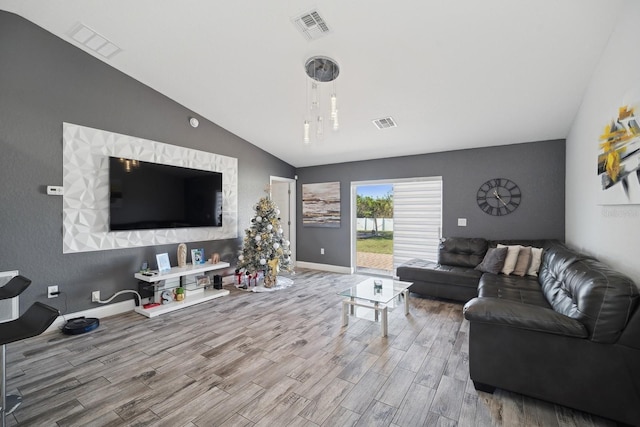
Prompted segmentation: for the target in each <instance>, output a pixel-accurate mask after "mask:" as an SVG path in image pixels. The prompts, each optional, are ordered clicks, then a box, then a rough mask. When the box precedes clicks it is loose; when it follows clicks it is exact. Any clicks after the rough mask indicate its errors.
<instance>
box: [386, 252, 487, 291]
mask: <svg viewBox="0 0 640 427" xmlns="http://www.w3.org/2000/svg"><path fill="white" fill-rule="evenodd" d="M396 274H397V275H398V277H400V278H401V280H404V281H407V282H432V283H441V284H450V285H457V286H467V287H472V288H476V287H477V286H478V280H479V279H480V276H481V275H482V272H481V271H477V270H474V269H473V268H465V267H455V266H451V265H440V264H436V263H435V262H431V261H425V260H423V259H417V258H416V259H412V260H409V261H407V262H405V263H404V264H402V265H401V266H400V267H398V269H397V270H396Z"/></svg>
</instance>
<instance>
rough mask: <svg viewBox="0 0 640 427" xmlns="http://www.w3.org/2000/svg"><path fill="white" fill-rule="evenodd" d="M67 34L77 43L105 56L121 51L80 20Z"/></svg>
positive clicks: (110, 56) (108, 56)
mask: <svg viewBox="0 0 640 427" xmlns="http://www.w3.org/2000/svg"><path fill="white" fill-rule="evenodd" d="M67 34H68V35H69V37H71V38H72V39H74V40H75V41H77V42H78V43H80V44H82V45H84V46H85V47H86V48H88V49H90V50H92V51H94V52H96V53H98V54H100V55H101V56H104V57H105V58H112V57H113V56H114V55H116V54H117V53H118V52H121V51H122V49H120V48H119V47H118V46H116V45H115V44H113V43H111V41H109V40H107V38H106V37H103V36H101V35H100V34H98V33H97V32H96V31H93V30H92V29H91V28H89V27H87V26H86V25H84V24H81V23H80V22H78V23H77V24H76V25H74V26H73V27H72V28H71V29H70V30H69V31H68V32H67Z"/></svg>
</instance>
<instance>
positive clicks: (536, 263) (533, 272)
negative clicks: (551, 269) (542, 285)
mask: <svg viewBox="0 0 640 427" xmlns="http://www.w3.org/2000/svg"><path fill="white" fill-rule="evenodd" d="M543 251H544V249H542V248H531V262H530V263H529V268H528V269H527V274H528V275H529V276H536V277H537V276H538V270H539V269H540V264H541V263H542V252H543Z"/></svg>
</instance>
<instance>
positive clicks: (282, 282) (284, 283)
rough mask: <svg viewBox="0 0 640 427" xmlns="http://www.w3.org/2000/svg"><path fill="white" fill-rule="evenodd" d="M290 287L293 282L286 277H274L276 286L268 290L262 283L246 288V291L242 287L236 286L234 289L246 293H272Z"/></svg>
mask: <svg viewBox="0 0 640 427" xmlns="http://www.w3.org/2000/svg"><path fill="white" fill-rule="evenodd" d="M291 285H293V280H291V279H289V278H288V277H280V276H278V277H276V285H275V286H272V287H270V288H265V286H264V284H263V283H260V284H259V285H258V286H248V287H247V288H246V289H245V288H244V287H243V285H236V288H238V289H242V290H243V291H248V292H273V291H279V290H280V289H285V288H288V287H289V286H291Z"/></svg>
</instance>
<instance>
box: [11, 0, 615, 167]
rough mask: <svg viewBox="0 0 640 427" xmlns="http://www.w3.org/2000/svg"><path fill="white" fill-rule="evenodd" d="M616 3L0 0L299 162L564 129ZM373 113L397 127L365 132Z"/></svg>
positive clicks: (505, 140) (515, 139)
mask: <svg viewBox="0 0 640 427" xmlns="http://www.w3.org/2000/svg"><path fill="white" fill-rule="evenodd" d="M622 4H623V2H622V0H536V1H533V0H518V1H514V0H485V1H477V0H422V1H417V0H394V1H390V0H385V1H383V0H349V1H338V0H323V1H316V2H312V1H308V0H268V1H248V0H238V1H217V0H187V1H178V0H173V1H169V0H166V1H158V0H135V1H131V0H126V1H125V0H110V1H103V0H64V1H62V0H0V9H3V10H7V11H11V12H14V13H17V14H18V15H21V16H23V17H25V18H27V19H28V20H30V21H32V22H34V23H35V24H37V25H39V26H41V27H43V28H44V29H46V30H48V31H50V32H51V33H53V34H55V35H57V36H59V37H61V38H62V39H63V40H66V41H68V42H69V43H71V44H74V45H76V46H78V47H79V48H81V49H84V50H86V51H87V52H89V53H91V54H92V55H94V56H96V57H97V58H99V59H101V60H103V61H104V62H105V63H107V64H109V65H110V66H112V67H114V68H116V69H118V70H120V71H122V72H124V73H126V74H127V75H129V76H131V77H133V78H135V79H137V80H139V81H140V82H142V83H144V84H146V85H148V86H150V87H152V88H153V89H155V90H157V91H159V92H161V93H163V94H165V95H166V96H168V97H169V98H171V99H173V100H175V101H177V102H179V103H180V104H182V105H184V106H186V107H187V108H189V109H191V110H193V111H194V112H195V113H196V116H197V117H200V118H206V119H208V120H210V121H212V122H214V123H216V124H218V125H219V126H221V127H223V128H225V129H227V130H228V131H230V132H232V133H234V134H236V135H238V136H240V137H242V138H244V139H246V140H247V141H249V142H251V143H252V144H254V145H256V146H258V147H260V148H262V149H264V150H265V151H267V152H269V153H272V154H273V155H275V156H277V157H279V158H281V159H282V160H284V161H286V162H288V163H290V164H292V165H294V166H297V167H303V166H311V165H318V164H328V163H339V162H345V161H353V160H364V159H372V158H382V157H391V156H401V155H411V154H421V153H430V152H438V151H447V150H455V149H464V148H474V147H481V146H492V145H503V144H513V143H520V142H531V141H540V140H549V139H558V138H565V137H566V136H567V133H568V131H569V129H570V127H571V123H572V120H573V118H574V116H575V114H576V112H577V110H578V108H579V106H580V102H581V100H582V96H583V94H584V92H585V89H586V88H587V86H588V84H589V79H590V76H591V74H592V73H593V71H594V68H595V66H596V64H597V62H598V60H599V57H600V54H601V52H602V51H603V49H604V47H605V46H606V44H607V41H608V38H609V36H610V34H611V31H612V29H613V27H614V24H615V22H616V20H617V18H618V16H619V14H620V13H623V11H622V10H621V7H622ZM311 11H317V12H318V14H319V16H320V17H321V18H322V19H323V20H324V22H325V24H326V27H327V28H328V32H327V33H322V35H321V36H320V37H319V38H317V39H313V40H308V39H307V38H306V37H305V36H304V35H303V34H302V33H301V32H300V31H299V29H298V27H297V26H296V25H295V24H294V19H295V18H297V17H300V16H302V15H305V14H306V13H308V12H311ZM78 24H82V25H85V26H87V27H89V28H90V29H92V30H93V31H95V32H96V33H98V34H99V35H101V36H102V37H104V38H106V39H108V40H109V41H110V42H111V43H113V44H114V45H116V46H117V47H118V48H120V49H121V50H120V51H118V52H116V53H115V54H113V55H111V56H108V57H105V56H103V55H101V54H99V53H96V52H94V51H91V50H90V49H89V48H88V47H87V46H85V45H83V44H82V43H80V42H78V41H77V40H75V39H74V38H73V37H72V36H71V35H70V31H71V30H72V28H74V27H77V25H78ZM314 28H315V27H312V30H313V29H314ZM80 38H81V37H78V39H80ZM94 42H95V40H94ZM315 55H321V56H327V57H330V58H333V59H334V60H336V61H337V63H338V64H339V66H340V74H339V76H338V78H337V79H336V80H335V85H334V84H333V83H325V84H319V96H320V107H321V111H322V115H323V117H324V118H325V126H324V136H323V138H322V139H317V138H316V133H315V131H314V130H313V128H312V129H311V135H310V139H311V142H310V143H309V144H304V143H303V123H304V121H305V119H309V120H311V121H312V122H315V120H316V119H315V118H316V116H317V115H316V113H315V112H311V111H309V109H308V105H309V103H310V100H309V98H310V96H311V97H312V96H313V94H312V93H311V94H309V92H310V91H309V89H308V84H307V83H308V78H307V77H306V74H305V70H304V64H305V62H306V60H307V59H308V58H310V57H312V56H315ZM334 90H335V92H336V94H337V98H338V111H339V121H340V128H339V130H338V131H337V132H334V131H333V130H332V126H331V123H330V121H329V117H328V116H329V114H328V111H329V110H328V109H329V105H328V104H329V101H328V97H329V95H330V92H332V91H334ZM384 117H392V118H393V120H394V121H395V122H396V124H397V127H393V128H387V129H382V130H380V129H378V128H377V127H376V126H374V124H373V123H372V120H374V119H379V118H384Z"/></svg>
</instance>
